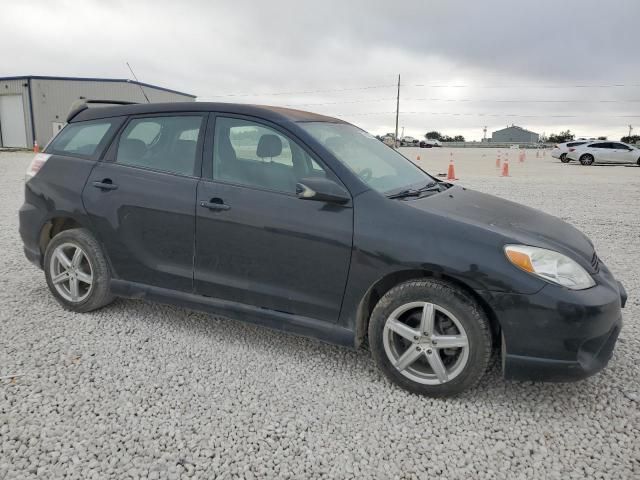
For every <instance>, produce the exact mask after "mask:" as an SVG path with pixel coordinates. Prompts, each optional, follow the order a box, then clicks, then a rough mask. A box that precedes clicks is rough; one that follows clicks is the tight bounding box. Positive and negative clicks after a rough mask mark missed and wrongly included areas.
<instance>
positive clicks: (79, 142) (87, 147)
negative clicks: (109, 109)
mask: <svg viewBox="0 0 640 480" xmlns="http://www.w3.org/2000/svg"><path fill="white" fill-rule="evenodd" d="M119 123H120V121H116V120H113V119H109V120H94V121H91V122H79V123H70V124H69V125H67V126H66V127H65V128H64V129H62V131H60V133H58V135H56V137H55V138H54V139H53V140H52V141H51V143H50V144H49V146H47V149H46V152H47V153H52V154H57V155H70V156H72V157H84V158H91V157H93V156H95V155H96V154H99V153H100V151H99V147H100V150H101V149H102V147H103V146H104V143H105V140H106V139H108V136H107V134H108V133H109V134H110V133H111V131H112V130H113V129H114V128H115V125H117V124H119ZM109 136H110V135H109Z"/></svg>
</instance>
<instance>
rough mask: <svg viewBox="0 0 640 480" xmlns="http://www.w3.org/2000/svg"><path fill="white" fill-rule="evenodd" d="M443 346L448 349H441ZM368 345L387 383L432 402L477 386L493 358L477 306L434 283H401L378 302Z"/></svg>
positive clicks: (484, 321) (451, 288)
mask: <svg viewBox="0 0 640 480" xmlns="http://www.w3.org/2000/svg"><path fill="white" fill-rule="evenodd" d="M423 318H426V319H431V321H424V320H422V319H423ZM423 322H424V323H423ZM430 325H431V327H430ZM407 327H408V328H407ZM421 327H423V328H421ZM423 330H427V331H426V332H425V331H423ZM399 332H401V333H399ZM426 333H430V334H429V335H425V334H426ZM445 341H446V342H447V343H448V344H449V345H452V347H451V348H446V347H443V343H444V342H445ZM438 343H439V345H438ZM454 343H458V344H459V346H453V345H454ZM369 345H370V348H371V352H372V355H373V358H374V360H375V362H376V363H377V365H378V367H379V368H380V370H382V372H383V373H384V374H385V375H386V377H387V378H388V379H389V380H391V382H393V383H395V384H396V385H398V386H399V387H401V388H404V389H405V390H408V391H410V392H413V393H417V394H420V395H427V396H430V397H449V396H453V395H457V394H459V393H461V392H463V391H465V390H468V389H470V388H473V387H474V386H476V385H477V384H478V382H480V380H481V378H482V376H483V375H484V373H485V371H486V370H487V367H488V365H489V362H490V359H491V352H492V344H491V331H490V327H489V321H488V319H487V317H486V315H485V313H484V311H483V310H482V309H481V308H480V306H479V305H478V304H477V303H476V302H475V301H474V299H473V298H471V297H470V296H469V295H468V294H467V293H466V292H464V291H461V290H460V289H458V288H456V287H454V286H453V285H450V284H449V283H446V282H443V281H440V280H433V279H424V280H411V281H408V282H405V283H402V284H400V285H397V286H396V287H394V288H392V289H391V290H389V291H388V292H387V293H386V294H385V295H384V296H383V297H382V298H381V299H380V301H379V302H378V304H377V305H376V306H375V308H374V309H373V313H372V314H371V319H370V322H369ZM405 364H406V367H405V366H404V365H405ZM396 365H397V366H396ZM433 365H435V367H434V366H433ZM443 369H444V370H443ZM436 372H439V374H438V373H436Z"/></svg>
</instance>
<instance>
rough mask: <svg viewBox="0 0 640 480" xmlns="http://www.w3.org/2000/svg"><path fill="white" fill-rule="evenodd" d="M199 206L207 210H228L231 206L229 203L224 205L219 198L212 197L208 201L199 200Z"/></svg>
mask: <svg viewBox="0 0 640 480" xmlns="http://www.w3.org/2000/svg"><path fill="white" fill-rule="evenodd" d="M200 206H201V207H204V208H208V209H209V210H229V209H230V208H231V207H230V206H229V205H226V204H225V203H224V200H222V199H221V198H212V199H211V200H209V201H208V202H205V201H202V202H200Z"/></svg>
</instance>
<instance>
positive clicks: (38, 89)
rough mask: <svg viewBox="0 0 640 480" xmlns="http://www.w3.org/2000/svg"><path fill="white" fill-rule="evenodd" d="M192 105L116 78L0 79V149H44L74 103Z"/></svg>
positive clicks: (186, 98) (184, 97)
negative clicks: (165, 103) (97, 101)
mask: <svg viewBox="0 0 640 480" xmlns="http://www.w3.org/2000/svg"><path fill="white" fill-rule="evenodd" d="M143 89H144V93H146V95H147V97H149V100H150V101H151V102H154V103H155V102H191V101H195V98H196V97H195V95H190V94H188V93H183V92H178V91H176V90H170V89H168V88H163V87H158V86H155V85H149V84H147V83H141V82H135V81H132V80H125V79H116V78H77V77H43V76H25V77H0V147H16V148H31V147H33V142H34V140H36V141H37V142H38V145H40V146H41V147H43V146H44V145H46V143H47V142H48V141H49V140H50V139H51V137H52V136H53V135H54V134H55V133H57V132H58V130H60V129H61V128H62V127H63V126H64V123H65V121H66V118H67V114H68V113H69V110H70V109H71V106H72V104H73V103H74V102H76V101H77V100H120V101H128V102H139V103H145V102H146V99H145V97H144V95H143V93H142V90H143Z"/></svg>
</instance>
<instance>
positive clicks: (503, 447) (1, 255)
mask: <svg viewBox="0 0 640 480" xmlns="http://www.w3.org/2000/svg"><path fill="white" fill-rule="evenodd" d="M450 152H453V153H454V158H455V160H456V169H457V173H458V176H459V177H460V179H461V180H460V183H462V184H464V185H466V186H469V187H472V188H476V189H478V190H482V191H486V192H490V193H493V194H496V195H498V196H501V197H504V198H509V199H512V200H516V201H519V202H522V203H525V204H527V205H530V206H533V207H536V208H539V209H542V210H544V211H547V212H549V213H552V214H554V215H557V216H559V217H561V218H563V219H565V220H567V221H569V222H571V223H573V224H574V225H576V226H577V227H578V228H580V229H582V230H583V231H584V232H586V233H587V234H588V235H589V236H590V237H591V238H592V239H593V240H594V242H595V244H596V247H597V250H598V254H599V255H600V257H601V258H602V260H603V261H605V262H606V263H607V264H608V265H609V267H610V268H611V269H612V270H613V272H614V273H615V275H616V276H617V277H618V279H619V280H621V281H622V282H623V283H624V284H625V286H626V288H627V290H628V292H629V302H628V304H627V308H626V309H625V311H624V320H625V325H624V328H623V330H622V333H621V336H620V340H619V342H618V345H617V348H616V351H615V354H614V357H613V359H612V361H611V363H610V365H609V367H608V368H607V369H606V370H604V371H603V372H601V373H600V374H598V375H596V376H595V377H591V378H590V379H587V380H585V381H582V382H579V383H572V384H532V383H506V382H504V381H503V380H502V379H501V377H500V373H499V371H498V368H497V367H496V366H495V365H494V367H493V369H492V370H491V371H490V372H489V373H488V375H487V376H486V378H485V379H484V381H483V382H482V384H481V386H480V387H479V388H478V389H476V390H475V391H472V392H469V393H468V394H466V395H464V396H462V397H459V398H455V399H449V400H434V399H429V398H422V397H417V396H414V395H411V394H408V393H406V392H404V391H402V390H400V389H398V388H395V387H393V386H392V385H391V384H389V382H387V381H386V380H385V379H384V378H383V376H382V375H381V374H380V373H379V372H378V370H377V369H376V367H375V365H374V364H373V361H372V359H371V357H370V355H369V354H368V353H367V352H355V351H350V350H348V349H343V348H338V347H334V346H329V345H324V344H321V343H319V342H315V341H312V340H306V339H301V338H297V337H293V336H288V335H285V334H282V333H277V332H273V331H270V330H267V329H265V328H260V327H256V326H250V325H246V324H242V323H240V322H236V321H233V320H229V319H223V318H215V317H212V316H209V315H206V314H202V313H195V312H191V311H187V310H183V309H180V308H175V307H170V306H162V305H155V304H150V303H145V302H142V301H134V300H118V301H116V302H115V303H114V304H112V305H111V306H109V307H107V308H105V309H103V310H100V311H98V312H94V313H91V314H73V313H69V312H66V311H64V310H63V309H62V308H61V307H59V306H58V304H57V303H56V302H55V300H54V299H53V297H52V296H51V295H50V294H49V292H48V290H47V286H46V283H45V280H44V276H43V274H42V272H41V271H39V270H38V269H36V268H35V267H33V266H32V265H31V264H30V263H28V261H27V260H26V259H25V258H24V256H23V253H22V244H21V241H20V237H19V235H18V219H17V210H18V208H19V207H20V205H21V203H22V200H23V193H22V188H23V175H24V171H25V169H26V166H27V164H28V162H29V160H30V158H31V155H30V154H24V153H19V154H18V153H0V272H2V273H1V276H0V377H4V376H7V375H10V374H17V373H19V374H22V376H20V377H17V378H16V379H15V380H13V381H11V380H9V379H5V378H3V379H1V380H0V479H14V478H20V479H23V478H24V479H28V478H39V479H49V478H62V477H66V478H82V479H91V478H100V479H102V478H114V479H115V478H117V479H126V478H185V477H194V478H195V477H197V478H257V477H261V478H273V477H279V478H351V477H359V478H384V479H387V478H433V477H435V476H441V477H442V478H449V479H452V478H477V479H495V478H498V479H501V478H504V479H532V478H557V479H568V478H576V479H578V478H580V479H582V478H611V479H633V478H640V413H639V412H640V367H639V365H640V318H639V317H640V301H639V299H638V295H637V292H638V291H640V274H639V271H640V269H639V265H640V215H639V213H638V212H639V209H640V168H637V167H636V168H627V167H612V166H603V167H597V166H594V167H580V166H575V165H571V164H569V165H561V164H560V163H559V162H558V161H557V160H551V158H550V157H549V155H547V157H546V158H545V159H542V158H540V159H535V153H534V154H533V155H532V154H531V152H529V158H528V159H527V161H526V162H525V163H524V164H518V162H515V161H514V160H516V158H515V155H513V154H512V155H511V160H512V175H513V176H512V177H511V178H499V177H498V174H497V171H496V170H495V166H494V165H495V164H494V162H495V150H453V149H451V150H449V149H432V150H421V151H418V150H417V149H416V150H407V151H406V155H407V156H409V157H410V158H415V155H416V154H417V153H419V154H420V155H421V160H420V162H421V163H423V164H424V165H426V167H427V169H429V170H431V171H432V172H433V173H438V172H444V171H446V170H445V169H446V165H447V163H448V160H449V153H450ZM483 155H485V156H483Z"/></svg>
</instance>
